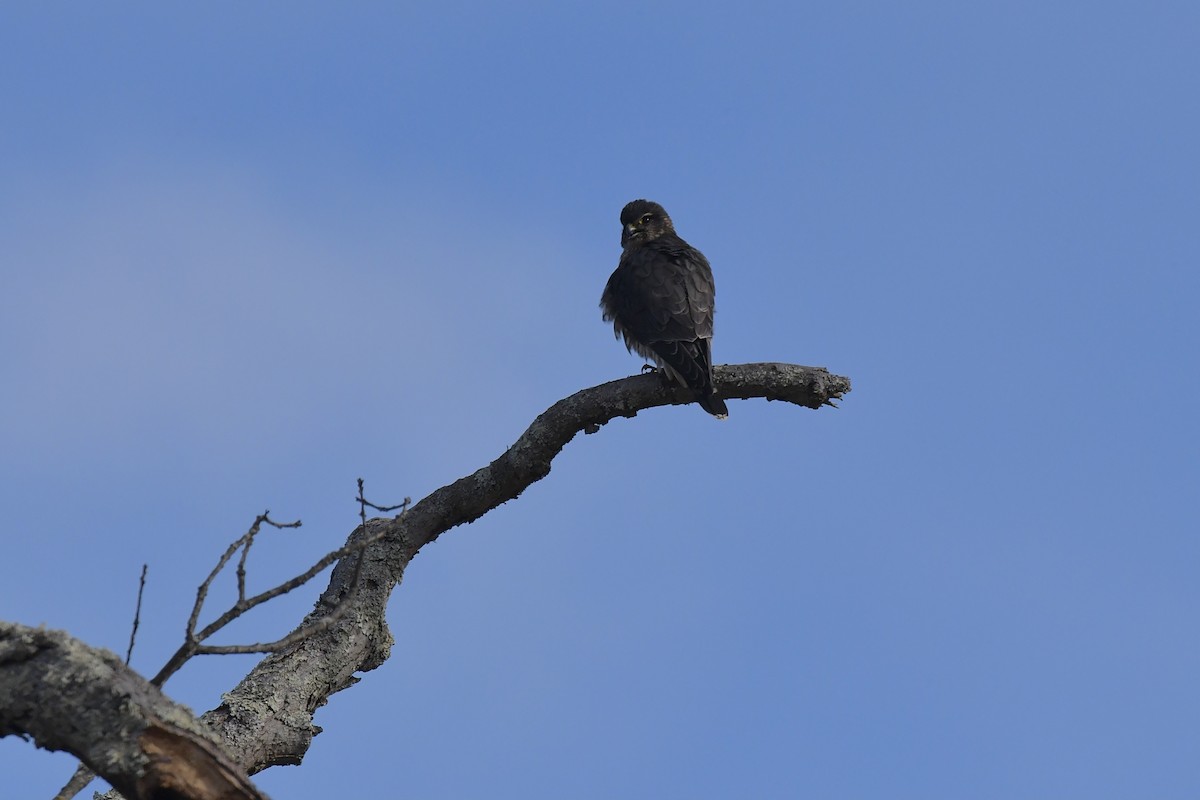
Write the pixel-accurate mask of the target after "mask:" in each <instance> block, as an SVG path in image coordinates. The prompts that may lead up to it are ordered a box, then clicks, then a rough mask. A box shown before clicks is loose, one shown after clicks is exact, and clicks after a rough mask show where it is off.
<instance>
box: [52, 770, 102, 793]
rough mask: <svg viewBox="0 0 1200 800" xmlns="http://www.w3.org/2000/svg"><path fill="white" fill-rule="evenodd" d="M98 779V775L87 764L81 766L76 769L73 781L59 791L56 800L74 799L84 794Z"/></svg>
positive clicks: (72, 777)
mask: <svg viewBox="0 0 1200 800" xmlns="http://www.w3.org/2000/svg"><path fill="white" fill-rule="evenodd" d="M95 779H96V773H94V772H92V770H91V769H90V768H89V767H88V765H87V764H80V765H79V766H78V767H76V768H75V774H74V775H72V776H71V780H69V781H67V785H66V786H64V787H63V788H61V789H59V790H58V794H56V795H54V800H71V798H72V797H74V796H75V795H77V794H79V793H80V792H82V791H83V790H84V789H86V788H87V787H88V784H89V783H91V782H92V781H93V780H95Z"/></svg>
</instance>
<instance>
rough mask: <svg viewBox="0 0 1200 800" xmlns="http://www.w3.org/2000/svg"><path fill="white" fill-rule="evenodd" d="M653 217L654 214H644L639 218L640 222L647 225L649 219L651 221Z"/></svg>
mask: <svg viewBox="0 0 1200 800" xmlns="http://www.w3.org/2000/svg"><path fill="white" fill-rule="evenodd" d="M652 219H654V215H653V214H642V218H641V219H639V220H638V222H640V223H642V224H643V225H645V224H646V223H647V222H649V221H650V220H652Z"/></svg>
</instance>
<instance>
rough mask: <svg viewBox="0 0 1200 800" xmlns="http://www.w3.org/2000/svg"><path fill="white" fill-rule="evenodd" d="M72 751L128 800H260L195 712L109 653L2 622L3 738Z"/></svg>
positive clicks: (0, 689)
mask: <svg viewBox="0 0 1200 800" xmlns="http://www.w3.org/2000/svg"><path fill="white" fill-rule="evenodd" d="M11 734H16V735H22V736H29V737H32V738H33V740H34V741H35V742H36V743H37V744H38V745H39V746H41V747H44V748H47V749H49V750H66V751H68V752H70V753H72V754H73V755H75V756H76V757H78V758H79V759H80V760H81V761H83V763H85V764H87V766H88V767H90V768H91V769H92V770H94V771H95V772H96V774H98V775H100V776H101V777H103V778H104V779H105V780H107V781H108V782H109V783H111V784H112V785H113V786H115V787H116V788H117V789H119V790H120V791H121V793H122V794H124V795H125V797H128V798H138V799H140V798H165V797H171V798H180V799H181V800H183V799H184V798H194V799H195V800H215V799H216V798H222V799H223V800H237V799H238V798H244V799H248V798H261V797H263V795H261V794H259V792H258V791H257V790H256V789H255V788H254V786H253V785H252V784H251V783H250V781H249V780H247V779H246V777H245V774H244V773H243V772H242V770H241V769H240V768H239V767H238V766H237V765H235V764H234V763H233V762H232V761H231V760H230V759H229V757H228V756H227V755H226V754H225V753H224V752H223V751H222V749H221V746H220V745H219V744H217V743H216V741H215V737H214V735H213V732H212V731H211V730H209V729H207V728H205V727H204V726H203V725H201V724H200V723H199V722H198V721H197V720H196V718H195V717H193V716H192V713H191V712H190V711H189V710H188V709H186V708H184V707H183V706H181V705H178V704H177V703H175V702H173V701H172V700H170V699H169V698H167V697H166V696H165V695H163V694H162V692H160V691H159V690H158V689H157V688H155V687H154V686H152V685H150V683H149V682H147V681H146V679H145V678H143V677H141V676H140V675H138V674H137V673H135V672H134V671H133V670H131V669H129V667H127V666H125V664H123V663H122V662H121V659H120V658H118V657H117V656H116V655H114V654H112V653H110V652H108V651H107V650H95V649H92V648H90V647H88V646H87V645H84V644H83V643H81V642H79V641H77V640H75V639H72V638H71V637H70V636H68V635H67V634H65V633H63V632H61V631H50V630H46V629H44V628H30V627H27V626H24V625H17V624H14V623H8V622H0V736H7V735H11Z"/></svg>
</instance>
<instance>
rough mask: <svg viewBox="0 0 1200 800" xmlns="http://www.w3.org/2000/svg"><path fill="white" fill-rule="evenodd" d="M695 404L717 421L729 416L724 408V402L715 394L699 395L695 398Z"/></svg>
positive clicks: (727, 410)
mask: <svg viewBox="0 0 1200 800" xmlns="http://www.w3.org/2000/svg"><path fill="white" fill-rule="evenodd" d="M696 402H698V403H699V404H700V407H701V408H703V409H704V410H705V411H707V412H708V413H710V414H712V415H713V416H714V417H716V418H717V419H725V418H726V417H728V416H729V409H728V408H727V407H726V405H725V401H724V400H722V399H721V398H719V397H717V396H716V395H715V394H708V395H701V396H700V397H699V398H697V400H696Z"/></svg>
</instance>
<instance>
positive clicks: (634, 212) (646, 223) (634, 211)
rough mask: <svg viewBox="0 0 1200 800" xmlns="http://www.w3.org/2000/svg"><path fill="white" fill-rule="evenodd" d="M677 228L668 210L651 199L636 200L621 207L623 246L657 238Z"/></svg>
mask: <svg viewBox="0 0 1200 800" xmlns="http://www.w3.org/2000/svg"><path fill="white" fill-rule="evenodd" d="M674 230H675V226H674V225H673V224H672V223H671V218H670V217H668V216H667V212H666V210H665V209H664V208H663V207H662V206H660V205H659V204H658V203H652V202H650V201H649V200H634V201H633V202H632V203H627V204H626V205H625V208H623V209H621V247H629V246H630V245H632V244H640V243H642V242H648V241H650V240H652V239H657V238H658V237H659V236H662V235H663V234H664V233H670V232H672V231H674Z"/></svg>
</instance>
